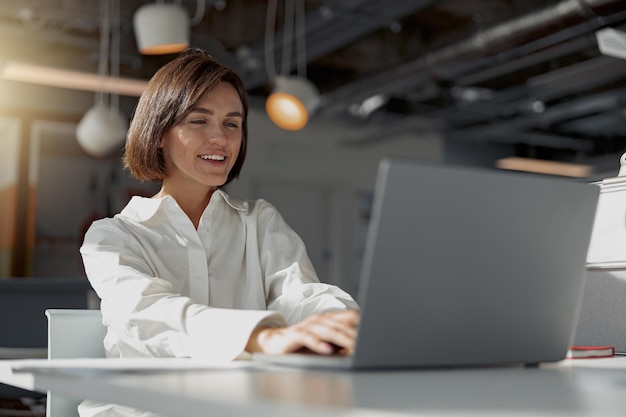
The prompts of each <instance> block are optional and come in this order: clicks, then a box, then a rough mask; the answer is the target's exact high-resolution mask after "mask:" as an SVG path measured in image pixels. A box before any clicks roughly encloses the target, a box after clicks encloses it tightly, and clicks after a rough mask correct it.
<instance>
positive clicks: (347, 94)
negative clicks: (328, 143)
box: [322, 0, 624, 108]
mask: <svg viewBox="0 0 626 417" xmlns="http://www.w3.org/2000/svg"><path fill="white" fill-rule="evenodd" d="M623 3H624V2H623V1H621V0H564V1H562V2H560V3H558V4H556V5H555V6H552V7H549V8H547V9H544V10H541V11H537V12H533V13H530V14H527V15H525V16H523V17H521V18H519V19H515V20H512V21H508V22H504V23H502V24H499V25H497V26H495V27H493V28H491V29H487V30H485V31H482V32H479V33H477V34H475V35H474V36H472V37H471V38H470V39H468V40H466V41H463V42H460V43H457V44H454V45H451V46H449V47H445V48H442V49H440V50H437V51H435V52H432V53H430V54H427V55H425V56H422V57H420V58H418V59H416V60H414V61H411V62H408V63H406V64H404V65H400V66H398V67H396V68H394V69H392V70H390V71H386V72H383V73H380V74H378V75H375V76H373V77H369V78H366V79H361V80H359V81H356V82H353V83H351V84H348V85H346V86H343V87H340V88H338V89H336V90H334V91H331V92H329V93H326V94H324V95H323V96H322V106H328V107H329V108H330V106H331V105H332V106H333V108H337V107H338V106H337V104H339V105H340V106H343V107H345V105H349V104H351V103H354V102H358V101H361V100H364V99H366V98H368V97H371V96H373V95H375V94H380V93H390V92H391V93H393V92H399V91H402V90H403V89H406V88H408V87H415V86H417V85H420V84H423V83H426V82H430V80H431V79H432V78H436V77H441V78H444V79H452V78H454V77H456V76H460V75H461V74H462V73H461V71H465V72H467V71H470V70H475V69H477V67H478V66H479V65H483V63H484V62H485V61H484V60H485V57H489V56H493V55H497V54H498V53H504V52H507V51H508V50H510V49H511V48H515V47H517V46H520V45H524V44H527V43H529V42H531V41H535V40H538V39H541V38H543V37H545V36H546V33H552V32H554V31H555V28H560V27H562V25H563V24H564V23H566V24H568V25H569V26H570V27H571V26H575V25H578V24H581V23H584V22H590V23H591V24H590V25H589V28H588V31H592V30H594V29H597V28H598V27H600V26H602V24H603V21H602V19H603V13H606V10H610V11H614V10H613V9H618V7H617V6H622V9H618V10H623ZM592 13H593V15H591V16H590V14H592ZM594 17H597V21H596V22H591V19H593V18H594Z"/></svg>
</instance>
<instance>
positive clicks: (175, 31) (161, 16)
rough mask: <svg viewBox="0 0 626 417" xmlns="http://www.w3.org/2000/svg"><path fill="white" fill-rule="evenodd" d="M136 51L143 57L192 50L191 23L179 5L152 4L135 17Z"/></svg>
mask: <svg viewBox="0 0 626 417" xmlns="http://www.w3.org/2000/svg"><path fill="white" fill-rule="evenodd" d="M133 27H134V29H135V39H136V40H137V48H138V49H139V52H140V53H142V54H144V55H164V54H173V53H178V52H181V51H183V50H185V49H186V48H187V47H189V37H190V32H191V22H190V20H189V14H188V13H187V10H186V9H185V8H183V7H182V6H181V5H180V4H173V3H162V2H158V3H152V4H145V5H143V6H141V7H140V8H139V9H137V11H136V12H135V14H134V16H133Z"/></svg>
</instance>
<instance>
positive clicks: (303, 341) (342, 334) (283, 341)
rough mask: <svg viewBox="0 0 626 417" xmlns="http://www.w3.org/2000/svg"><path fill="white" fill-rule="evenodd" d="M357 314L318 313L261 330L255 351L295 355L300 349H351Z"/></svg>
mask: <svg viewBox="0 0 626 417" xmlns="http://www.w3.org/2000/svg"><path fill="white" fill-rule="evenodd" d="M358 322H359V312H358V311H355V310H348V311H336V312H329V313H324V314H318V315H314V316H311V317H309V318H307V319H306V320H304V321H302V322H300V323H297V324H295V325H293V326H289V327H283V328H277V329H271V328H270V329H264V330H263V331H262V333H260V334H259V336H258V343H259V348H260V349H261V350H262V351H264V352H268V353H288V352H296V351H298V350H301V349H303V348H305V349H308V350H310V351H312V352H315V353H319V354H326V355H327V354H332V353H344V354H349V353H351V352H352V351H353V350H354V345H355V340H356V333H357V326H358Z"/></svg>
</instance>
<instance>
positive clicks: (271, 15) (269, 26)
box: [265, 0, 307, 79]
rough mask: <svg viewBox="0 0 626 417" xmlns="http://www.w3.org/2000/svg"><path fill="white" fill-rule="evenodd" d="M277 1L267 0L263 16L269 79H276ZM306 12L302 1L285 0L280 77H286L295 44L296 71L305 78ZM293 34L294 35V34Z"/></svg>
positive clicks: (266, 68)
mask: <svg viewBox="0 0 626 417" xmlns="http://www.w3.org/2000/svg"><path fill="white" fill-rule="evenodd" d="M277 3H278V2H277V0H268V2H267V13H266V15H265V70H266V71H267V75H268V78H269V79H274V78H276V76H277V75H278V74H277V71H276V62H275V57H274V32H275V29H276V15H277V11H278V4H277ZM305 22H306V10H305V3H304V0H286V1H285V16H284V24H283V39H282V59H281V71H280V75H284V76H288V75H289V73H290V72H291V67H292V65H291V64H292V62H291V58H292V44H293V42H294V40H295V42H296V71H297V73H298V75H299V76H301V77H303V78H306V76H307V75H306V23H305ZM294 32H295V34H294Z"/></svg>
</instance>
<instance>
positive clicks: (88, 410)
mask: <svg viewBox="0 0 626 417" xmlns="http://www.w3.org/2000/svg"><path fill="white" fill-rule="evenodd" d="M247 116H248V104H247V97H246V93H245V89H244V87H243V83H242V82H241V80H240V79H239V77H238V76H237V75H236V74H235V73H234V72H232V71H231V70H230V69H228V68H226V67H224V66H222V65H221V64H219V63H218V62H216V61H215V60H214V59H212V58H211V57H210V56H208V55H207V54H206V53H204V52H203V51H200V50H195V49H194V50H188V51H186V52H184V53H183V54H181V55H180V56H179V57H178V58H176V59H174V60H173V61H171V62H170V63H168V64H166V65H165V66H164V67H163V68H161V69H160V70H159V71H158V72H157V73H156V74H155V76H154V77H153V79H152V80H151V81H150V82H149V83H148V86H147V88H146V91H145V92H144V94H143V95H142V96H141V98H140V99H139V103H138V105H137V109H136V111H135V116H134V118H133V120H132V121H131V125H130V128H129V131H128V138H127V144H126V149H125V156H124V163H125V166H126V167H127V168H128V169H129V170H130V172H131V174H132V175H134V176H135V177H136V178H137V179H139V180H142V181H144V180H148V181H158V182H160V183H161V189H160V191H159V192H158V193H157V194H156V195H154V196H153V197H152V198H146V197H137V196H136V197H133V198H132V199H131V201H130V202H129V203H128V205H127V206H126V207H125V208H124V209H123V210H122V212H121V213H119V214H118V215H116V216H115V217H114V218H108V219H102V220H98V221H96V222H94V223H93V224H92V226H91V227H90V229H89V231H88V232H87V234H86V235H85V241H84V243H83V246H82V248H81V253H82V256H83V261H84V265H85V271H86V272H87V276H88V278H89V281H90V282H91V284H92V286H93V288H94V289H95V291H96V292H97V294H98V296H99V297H100V298H101V309H102V316H103V321H104V324H105V325H106V326H107V327H108V332H107V336H106V338H105V349H106V351H107V355H108V356H110V357H128V356H132V357H136V356H144V357H145V356H148V357H151V356H174V357H195V358H209V359H210V360H212V361H216V360H224V361H227V360H232V359H234V358H236V357H238V356H239V355H241V354H243V353H245V352H248V353H252V352H266V353H287V352H294V351H298V350H301V349H307V350H310V351H313V352H317V353H320V354H330V353H334V352H336V351H337V350H341V352H345V353H350V352H351V351H352V349H353V348H354V343H355V336H356V328H357V324H358V321H359V313H358V306H357V305H356V303H355V302H354V300H353V299H352V298H351V297H350V296H349V295H348V294H347V293H346V292H344V291H342V290H341V289H339V288H337V287H335V286H332V285H328V284H323V283H320V281H319V278H318V276H317V274H316V272H315V270H314V268H313V265H312V264H311V261H310V260H309V257H308V255H307V251H306V248H305V247H304V244H303V242H302V240H301V239H300V237H299V236H298V235H297V234H296V233H295V232H294V231H293V229H292V228H291V227H290V226H289V225H287V223H286V222H285V221H284V219H283V217H282V216H281V215H280V213H279V212H278V211H277V210H276V208H274V206H272V205H271V204H269V203H268V202H267V201H265V200H255V201H241V200H238V199H235V198H232V197H231V196H229V195H227V194H226V193H225V192H224V190H222V187H223V186H224V185H225V184H227V183H229V182H231V181H233V180H234V179H235V178H237V176H238V175H239V172H240V171H241V168H242V166H243V161H244V159H245V156H246V149H247V141H248V132H247ZM118 411H119V410H118V409H117V408H116V406H110V405H102V404H100V405H97V406H96V405H95V404H93V403H85V404H84V405H83V406H82V407H81V415H83V416H86V415H99V414H100V413H103V414H106V415H107V416H111V415H116V413H117V412H118ZM127 411H128V410H126V412H125V413H124V415H128V413H127Z"/></svg>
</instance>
